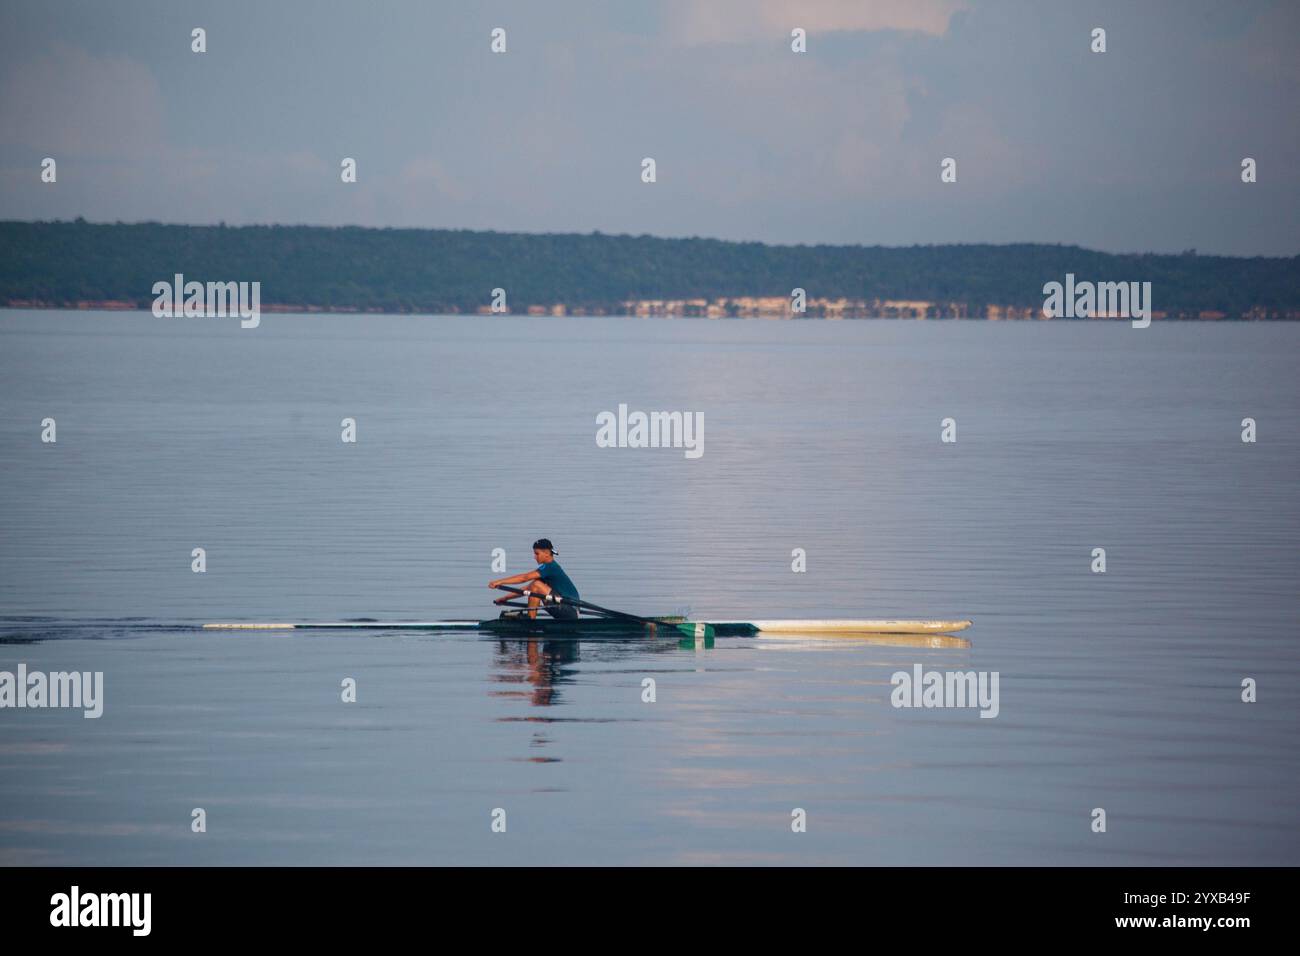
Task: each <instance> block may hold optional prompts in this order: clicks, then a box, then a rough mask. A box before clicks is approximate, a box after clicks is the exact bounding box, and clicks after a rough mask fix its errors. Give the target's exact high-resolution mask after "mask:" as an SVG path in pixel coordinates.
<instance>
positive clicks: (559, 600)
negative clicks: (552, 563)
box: [497, 584, 658, 624]
mask: <svg viewBox="0 0 1300 956" xmlns="http://www.w3.org/2000/svg"><path fill="white" fill-rule="evenodd" d="M497 587H498V589H500V590H502V591H509V592H510V593H511V594H519V595H530V594H532V593H533V592H532V591H528V590H525V589H523V588H516V587H511V586H510V585H508V584H499V585H497ZM537 597H539V598H542V599H543V600H546V601H551V602H553V603H555V604H568V605H570V606H572V607H576V608H582V609H583V610H586V611H595V612H596V613H597V614H608V615H609V616H610V617H620V618H624V619H626V620H629V621H639V622H640V623H642V624H656V623H658V622H657V621H655V619H654V618H649V617H640V616H639V615H636V614H629V613H628V612H627V611H614V610H611V609H610V608H607V607H601V606H600V605H599V604H591V603H590V602H587V601H580V600H578V599H577V598H567V597H564V596H563V595H560V594H548V595H546V596H545V597H543V596H542V595H540V594H539V595H537Z"/></svg>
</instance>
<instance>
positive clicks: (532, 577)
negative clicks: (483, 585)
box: [488, 571, 542, 591]
mask: <svg viewBox="0 0 1300 956" xmlns="http://www.w3.org/2000/svg"><path fill="white" fill-rule="evenodd" d="M541 577H542V576H541V575H540V574H538V573H537V572H536V571H525V572H524V573H523V574H515V575H511V576H510V577H508V578H497V579H496V580H495V581H489V582H488V587H490V588H491V589H492V590H494V591H495V590H496V589H497V588H498V587H500V586H501V585H502V584H527V583H528V582H529V581H539V580H541Z"/></svg>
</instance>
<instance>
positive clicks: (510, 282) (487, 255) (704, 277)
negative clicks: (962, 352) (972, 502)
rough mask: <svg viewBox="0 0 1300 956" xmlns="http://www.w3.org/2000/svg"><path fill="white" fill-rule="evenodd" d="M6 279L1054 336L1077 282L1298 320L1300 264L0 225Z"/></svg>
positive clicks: (265, 303) (313, 229) (0, 296)
mask: <svg viewBox="0 0 1300 956" xmlns="http://www.w3.org/2000/svg"><path fill="white" fill-rule="evenodd" d="M0 263H3V266H2V267H0V307H7V308H26V309H69V310H81V311H85V310H92V309H94V310H104V311H132V310H148V309H150V308H151V307H152V303H153V300H154V296H155V294H156V293H154V292H153V291H152V289H153V286H154V284H155V283H157V282H171V281H172V279H173V277H174V276H177V275H183V277H184V279H185V280H186V281H187V283H188V282H189V281H190V280H194V281H197V282H199V283H205V282H206V283H210V284H211V283H223V284H224V283H231V282H239V283H242V282H249V283H253V282H256V283H258V284H259V287H260V295H261V299H260V301H261V311H263V312H267V313H277V312H278V313H289V312H299V313H307V314H311V313H337V314H384V315H439V314H446V315H465V314H469V315H484V316H493V315H535V316H545V315H553V316H562V315H575V316H587V315H596V316H602V315H603V316H612V315H631V316H636V317H646V318H659V317H698V318H769V319H782V318H785V319H795V318H798V319H805V318H808V319H812V318H821V319H830V320H834V319H867V318H900V319H972V320H974V319H981V320H1005V319H1012V320H1033V321H1051V320H1050V319H1048V318H1047V317H1045V316H1044V315H1043V314H1042V312H1043V307H1044V303H1045V294H1044V293H1045V287H1046V286H1047V285H1048V284H1053V283H1055V284H1060V283H1063V282H1065V281H1066V280H1067V278H1068V279H1069V281H1070V283H1071V288H1072V287H1073V285H1072V284H1073V282H1074V280H1075V279H1078V280H1080V284H1081V285H1082V284H1091V285H1094V286H1097V287H1099V288H1100V287H1101V286H1112V287H1113V286H1132V287H1134V288H1136V287H1137V285H1138V284H1141V285H1142V286H1144V287H1147V288H1148V289H1149V291H1150V296H1149V301H1148V302H1146V303H1145V306H1146V307H1147V308H1149V310H1150V317H1151V318H1152V319H1155V320H1162V321H1169V320H1189V319H1192V320H1203V321H1241V320H1246V321H1261V320H1263V321H1279V320H1281V321H1288V320H1289V321H1296V320H1300V256H1293V257H1289V258H1267V257H1252V258H1233V257H1226V256H1201V255H1198V254H1197V253H1196V252H1195V250H1187V251H1186V252H1184V253H1182V254H1179V255H1156V254H1151V253H1139V254H1112V253H1104V252H1097V251H1094V250H1089V249H1083V248H1080V247H1077V246H1061V245H1046V244H1034V243H1022V244H1011V245H992V244H986V245H960V244H957V245H946V246H908V247H890V246H830V245H823V246H807V245H798V246H772V245H765V244H763V243H757V242H730V241H723V240H716V239H660V238H656V237H653V236H626V235H617V236H615V235H604V234H601V233H590V234H576V233H575V234H532V233H498V232H474V231H470V230H449V229H370V228H360V227H352V226H348V227H324V226H237V227H228V226H225V225H217V226H176V225H164V224H159V223H134V224H132V223H103V224H97V223H88V222H86V221H85V220H81V219H78V220H75V221H73V222H60V221H56V222H19V221H3V222H0ZM1148 284H1149V285H1148ZM796 300H797V301H798V304H799V305H798V307H796V304H795V303H796ZM1102 311H1103V312H1104V311H1106V310H1105V309H1102ZM1057 314H1058V315H1065V316H1069V315H1071V314H1072V311H1064V312H1058V313H1057ZM1109 314H1110V317H1112V318H1116V319H1126V318H1127V316H1126V315H1125V314H1123V312H1122V310H1112V311H1110V313H1109ZM1100 318H1102V316H1097V317H1095V318H1090V319H1082V320H1080V319H1068V320H1069V321H1096V320H1097V319H1100Z"/></svg>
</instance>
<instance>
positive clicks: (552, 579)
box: [537, 561, 582, 601]
mask: <svg viewBox="0 0 1300 956" xmlns="http://www.w3.org/2000/svg"><path fill="white" fill-rule="evenodd" d="M537 573H538V575H539V576H540V577H541V579H542V581H543V582H545V583H546V584H547V585H549V586H550V588H551V590H552V591H554V592H555V593H556V594H558V595H559V596H560V597H566V598H571V599H572V600H574V601H581V600H582V598H581V597H579V596H578V589H577V588H575V587H574V586H573V582H572V581H570V580H569V576H568V575H567V574H565V573H564V568H562V567H560V563H559V562H558V561H548V562H547V563H546V564H539V565H538V566H537Z"/></svg>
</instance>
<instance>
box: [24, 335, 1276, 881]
mask: <svg viewBox="0 0 1300 956" xmlns="http://www.w3.org/2000/svg"><path fill="white" fill-rule="evenodd" d="M1297 345H1300V328H1298V327H1296V326H1294V325H1260V324H1252V325H1212V324H1184V325H1169V326H1161V325H1156V326H1154V327H1152V328H1150V329H1146V330H1134V329H1132V328H1130V327H1129V326H1128V325H1126V324H1113V325H1112V324H1084V323H1079V324H1066V323H1059V322H1057V323H1033V324H1029V323H1012V324H1007V323H982V322H968V323H917V322H888V321H876V322H840V323H833V322H790V323H774V322H760V321H751V322H742V321H729V322H727V321H724V322H716V321H714V322H709V321H669V320H635V319H522V318H519V319H486V318H412V317H401V318H399V317H358V316H346V317H344V316H337V317H336V316H314V317H298V316H274V315H272V316H266V317H264V318H263V324H262V327H261V328H259V329H256V330H241V329H240V328H239V327H238V324H237V322H235V321H233V320H232V321H225V320H191V321H176V320H158V319H153V318H152V317H150V316H147V315H143V316H142V315H125V316H124V315H108V314H85V313H77V314H69V313H53V312H42V313H28V312H21V311H5V312H0V639H2V640H3V643H0V670H8V671H13V670H15V668H16V667H17V666H18V664H19V663H24V664H26V666H27V667H28V669H29V670H46V671H53V670H68V669H76V670H83V671H103V673H104V682H105V694H106V702H105V710H104V715H103V717H101V718H100V719H98V720H85V719H83V718H82V717H81V716H80V713H79V712H74V711H67V710H28V709H24V710H12V709H5V710H0V862H3V863H9V864H28V863H32V864H35V863H82V864H146V863H179V864H191V863H192V864H212V863H220V864H238V863H302V864H316V863H331V862H337V863H403V864H405V863H411V864H414V863H525V864H543V863H565V864H570V863H618V864H638V863H650V864H670V863H763V864H765V863H869V864H870V863H880V864H904V863H920V864H941V863H956V864H965V863H985V864H1070V863H1079V864H1215V863H1232V864H1289V865H1295V864H1297V863H1300V835H1298V830H1297V827H1298V826H1300V821H1298V819H1297V817H1298V812H1297V799H1296V791H1297V786H1298V785H1300V752H1298V751H1297V746H1296V743H1295V728H1296V726H1297V724H1300V692H1298V691H1297V687H1300V647H1298V643H1300V642H1298V640H1297V638H1298V635H1297V629H1296V625H1297V622H1298V621H1300V599H1298V598H1297V589H1296V581H1297V571H1298V570H1300V561H1298V559H1297V532H1298V531H1300V499H1298V497H1297V494H1296V491H1297V488H1296V476H1297V474H1300V438H1298V437H1297V434H1296V429H1295V423H1296V421H1297V417H1298V414H1297V413H1300V388H1298V387H1297V384H1296V382H1297V379H1296V375H1295V370H1294V369H1295V359H1296V354H1297ZM619 403H627V404H628V405H629V406H630V407H631V408H633V409H643V410H661V409H662V410H683V411H700V412H703V413H704V419H705V422H706V427H705V446H704V447H705V453H704V455H703V457H702V458H700V459H698V460H688V459H686V458H685V457H684V455H683V454H682V452H681V451H680V450H674V449H608V448H598V447H597V446H596V443H595V431H596V426H595V416H596V414H597V413H599V412H601V411H604V410H611V411H612V410H615V409H617V407H618V405H619ZM47 417H48V418H54V419H55V420H56V422H57V429H58V432H57V435H58V441H57V443H56V444H52V445H51V444H43V443H42V442H41V441H40V427H41V426H40V423H41V421H42V419H44V418H47ZM347 417H351V418H355V419H356V421H357V424H358V434H359V438H358V441H357V443H356V444H344V443H342V442H341V441H340V440H339V435H340V422H341V420H342V419H344V418H347ZM1246 417H1250V418H1254V419H1255V420H1256V421H1257V423H1258V430H1259V441H1258V442H1257V443H1255V444H1244V443H1242V441H1241V440H1240V432H1241V421H1242V419H1243V418H1246ZM945 418H953V419H955V420H956V427H957V435H958V441H957V443H956V444H955V445H950V444H943V443H941V442H940V441H939V432H940V423H941V421H942V420H943V419H945ZM540 535H547V536H549V537H551V538H552V539H554V540H555V541H556V543H557V545H558V547H559V548H560V551H561V559H562V561H563V563H564V565H565V568H566V569H567V570H568V571H569V573H570V574H571V575H572V576H573V577H574V578H575V580H576V581H577V582H578V584H579V586H580V587H581V588H582V590H583V594H584V596H585V597H588V598H590V599H592V600H596V601H598V602H600V603H605V604H610V605H614V606H619V607H626V608H628V609H629V610H640V611H645V612H649V613H665V612H673V611H683V610H689V611H691V612H692V613H694V614H696V615H698V616H700V617H702V618H706V619H707V618H709V617H715V618H723V617H733V618H734V617H741V618H752V617H888V616H908V617H916V616H925V617H970V618H973V619H974V620H975V626H974V627H973V628H972V629H970V630H969V631H967V632H966V635H967V636H969V639H970V646H969V647H965V648H963V647H947V648H918V647H910V646H888V645H880V644H867V643H850V642H843V641H821V642H809V641H789V640H775V639H767V638H758V639H731V640H725V639H719V640H718V641H717V642H716V643H715V644H714V646H713V647H711V648H695V647H688V648H681V647H678V646H677V645H676V644H675V643H674V642H672V641H661V642H657V643H653V642H652V643H647V642H644V641H640V642H632V643H618V644H587V643H584V644H579V645H574V644H553V645H541V644H532V645H530V644H524V643H515V642H505V643H502V642H498V641H493V640H487V639H483V638H481V637H477V636H474V635H469V634H462V635H430V634H410V633H399V632H378V633H374V634H370V635H347V634H304V633H301V632H299V633H298V634H294V635H288V634H255V633H254V634H213V633H206V634H205V633H203V632H196V631H194V630H192V629H191V627H192V625H194V624H196V623H202V622H204V621H209V620H221V619H225V620H230V619H236V620H267V619H271V620H274V619H281V620H283V619H294V618H304V619H318V620H323V619H333V618H339V617H344V618H347V617H363V616H370V617H377V618H392V619H401V618H408V619H409V618H430V617H433V618H456V617H482V616H487V607H486V602H487V601H488V599H489V592H488V591H487V590H486V588H485V587H484V585H485V583H486V581H487V579H488V578H489V577H492V576H494V573H493V571H492V569H491V567H490V560H491V554H492V550H493V549H494V548H504V549H506V551H507V554H508V558H509V561H510V564H511V568H512V570H518V569H522V568H523V567H524V566H525V562H527V560H528V559H529V557H530V554H529V551H528V545H529V544H530V543H531V541H532V540H533V539H534V538H536V537H538V536H540ZM195 547H202V548H205V549H206V551H207V561H208V564H207V572H206V573H204V574H194V573H192V572H191V570H190V560H191V558H190V552H191V550H192V549H193V548H195ZM1097 547H1102V548H1105V549H1106V554H1107V572H1106V573H1105V574H1093V573H1091V572H1090V570H1089V566H1090V563H1091V560H1092V559H1091V553H1092V550H1093V549H1094V548H1097ZM795 548H803V549H805V550H806V552H807V555H808V557H807V571H806V573H802V574H795V573H792V572H791V570H790V565H791V552H792V550H793V549H795ZM917 663H920V664H922V665H923V666H924V667H926V668H927V669H929V668H933V669H940V670H958V669H959V670H976V671H996V672H998V673H999V675H1000V713H999V715H998V716H997V717H996V718H995V719H981V718H979V717H978V715H977V713H976V712H974V711H971V710H901V709H895V708H893V707H891V706H890V700H889V696H890V691H891V686H890V677H891V675H892V674H893V673H894V672H895V671H898V670H910V669H911V667H912V666H913V665H914V664H917ZM348 677H351V678H354V679H355V680H356V681H357V686H358V691H357V693H358V700H357V702H356V703H355V704H344V703H341V702H340V682H341V681H343V680H344V679H345V678H348ZM1247 677H1249V678H1254V679H1255V680H1256V681H1257V682H1258V685H1259V702H1258V703H1255V704H1244V703H1242V702H1241V701H1240V685H1241V681H1242V680H1243V678H1247ZM646 678H653V679H654V681H655V683H656V698H657V699H656V701H655V702H654V703H646V702H643V700H642V695H643V681H645V680H646ZM195 807H202V808H204V809H205V810H206V811H207V816H208V832H207V833H205V834H193V833H191V832H190V814H191V811H192V809H193V808H195ZM796 807H798V808H802V809H804V810H806V811H807V814H808V830H807V832H806V833H803V834H793V833H791V829H790V815H791V811H792V809H793V808H796ZM1095 807H1102V808H1105V809H1106V811H1107V814H1108V828H1107V832H1106V833H1105V834H1095V833H1092V832H1091V831H1090V826H1089V824H1090V816H1089V814H1090V813H1091V811H1092V809H1093V808H1095ZM495 808H501V809H504V810H505V812H506V817H507V821H508V823H507V832H506V833H504V834H499V833H497V834H494V833H492V832H491V829H490V822H491V814H492V812H493V810H494V809H495Z"/></svg>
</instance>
